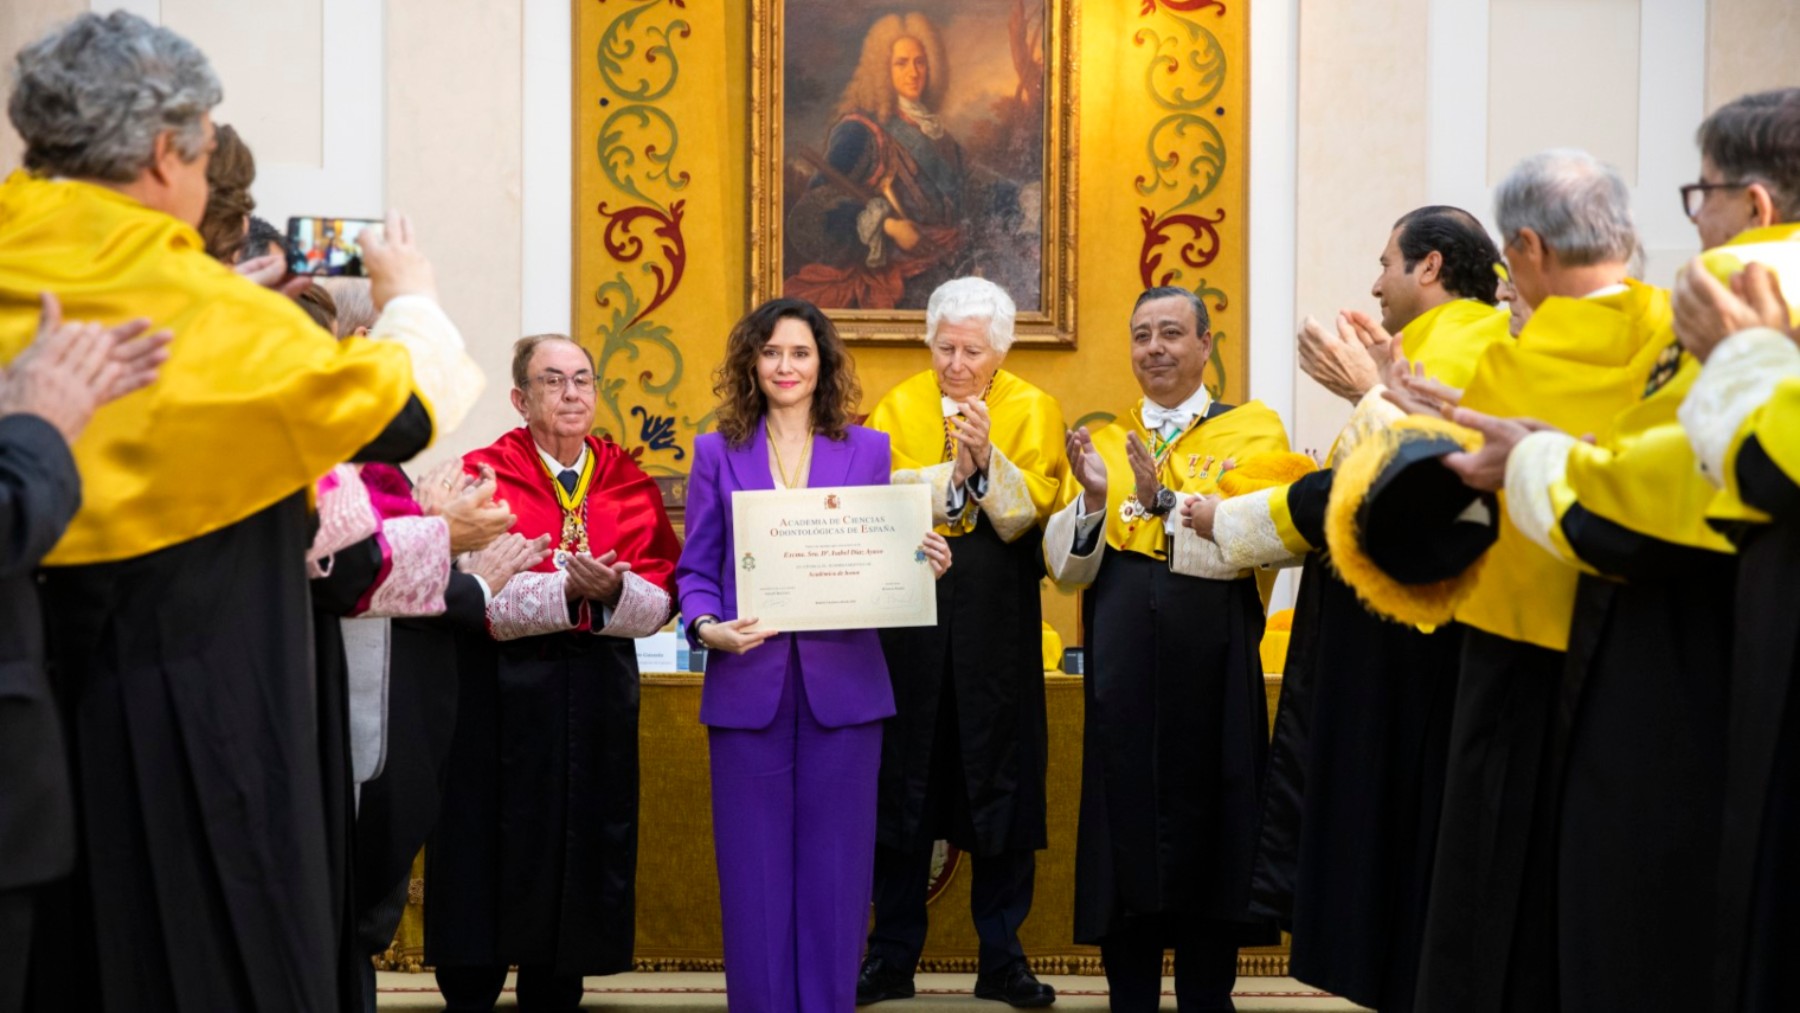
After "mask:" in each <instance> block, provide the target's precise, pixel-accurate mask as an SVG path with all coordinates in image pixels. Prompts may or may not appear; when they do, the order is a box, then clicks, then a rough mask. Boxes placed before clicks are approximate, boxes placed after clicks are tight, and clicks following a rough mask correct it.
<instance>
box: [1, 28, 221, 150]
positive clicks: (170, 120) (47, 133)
mask: <svg viewBox="0 0 1800 1013" xmlns="http://www.w3.org/2000/svg"><path fill="white" fill-rule="evenodd" d="M13 72H14V83H13V92H12V99H11V101H10V102H9V103H8V105H7V113H8V115H9V116H10V117H11V118H12V123H13V126H14V127H15V128H17V129H18V131H19V135H20V136H21V137H23V138H24V139H25V167H26V168H27V169H30V170H31V171H32V172H34V173H37V174H39V175H46V176H69V177H72V178H75V179H97V180H103V181H105V182H108V183H129V182H131V181H132V180H133V179H136V178H137V177H138V175H139V174H140V173H142V172H143V171H144V169H145V168H147V167H148V166H149V165H150V162H151V160H152V159H153V158H154V157H155V152H156V138H157V136H158V135H159V134H161V133H163V132H164V131H174V134H175V136H174V143H175V149H176V151H178V152H179V153H180V154H181V156H182V157H183V158H185V159H188V160H190V161H191V160H193V159H195V158H198V157H200V153H201V150H202V149H203V148H204V147H205V145H206V127H205V124H204V123H202V122H201V120H202V117H204V116H205V115H206V113H207V111H208V110H210V109H211V108H212V107H213V106H216V105H218V104H219V100H220V99H221V98H223V97H224V93H223V91H222V89H221V88H220V87H219V78H218V75H216V74H214V73H213V69H212V66H211V64H209V63H207V62H206V55H205V54H203V53H201V52H200V50H199V49H197V48H196V47H195V46H194V44H193V43H191V42H189V41H188V40H186V39H184V38H182V37H181V36H179V35H177V34H175V33H174V32H172V31H170V30H168V29H167V28H160V27H157V26H155V25H152V24H150V23H149V22H148V21H145V20H144V19H143V18H140V17H138V16H136V15H134V14H127V13H125V12H124V11H114V12H112V13H111V14H107V15H104V16H102V15H99V14H83V15H81V16H80V17H78V18H76V19H75V20H73V21H70V22H69V23H67V24H65V25H61V26H59V27H57V28H55V29H52V30H51V31H50V33H49V34H48V35H45V36H44V37H43V38H41V39H39V40H38V41H36V42H34V43H32V44H31V45H29V46H26V47H25V48H24V49H22V50H20V51H19V56H18V60H17V63H16V66H15V67H14V71H13Z"/></svg>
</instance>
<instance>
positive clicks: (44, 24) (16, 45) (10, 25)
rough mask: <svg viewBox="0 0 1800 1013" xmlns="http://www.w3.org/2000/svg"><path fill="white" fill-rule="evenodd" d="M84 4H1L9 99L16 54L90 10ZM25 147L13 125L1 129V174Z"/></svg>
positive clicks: (43, 0)
mask: <svg viewBox="0 0 1800 1013" xmlns="http://www.w3.org/2000/svg"><path fill="white" fill-rule="evenodd" d="M87 6H88V5H87V4H86V3H84V2H82V0H23V2H18V0H7V2H6V3H4V4H0V61H4V66H5V70H4V71H3V72H0V80H4V81H6V82H7V83H6V85H5V88H6V91H7V94H8V96H9V97H10V95H11V94H12V84H11V81H12V66H13V54H14V53H17V52H18V51H19V49H20V48H21V47H23V46H24V45H25V44H26V43H28V42H30V41H31V40H32V39H35V38H37V37H38V36H39V35H42V34H43V33H44V32H45V31H46V30H48V29H49V28H50V26H51V25H54V24H56V23H57V22H59V21H63V20H66V19H68V18H72V17H74V16H75V15H77V14H79V13H81V12H82V11H84V10H87ZM24 147H25V146H24V144H23V143H22V142H21V141H20V140H19V135H18V134H17V133H14V132H13V128H12V121H11V120H6V121H5V123H4V125H0V173H6V172H11V171H12V170H13V169H14V168H16V167H17V166H18V164H19V158H20V156H21V155H23V154H24Z"/></svg>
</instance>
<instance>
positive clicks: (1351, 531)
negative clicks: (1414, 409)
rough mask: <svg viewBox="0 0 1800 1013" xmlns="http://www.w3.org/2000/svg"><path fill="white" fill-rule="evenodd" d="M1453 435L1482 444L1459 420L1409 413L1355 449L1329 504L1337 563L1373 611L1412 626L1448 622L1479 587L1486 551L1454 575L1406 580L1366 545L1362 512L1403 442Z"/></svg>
mask: <svg viewBox="0 0 1800 1013" xmlns="http://www.w3.org/2000/svg"><path fill="white" fill-rule="evenodd" d="M1446 436H1447V437H1449V438H1450V439H1453V440H1455V441H1456V442H1458V443H1460V444H1461V445H1462V447H1463V449H1465V450H1475V449H1478V448H1479V447H1480V446H1481V442H1482V438H1481V434H1480V433H1478V432H1476V431H1475V430H1473V429H1466V428H1464V427H1462V426H1459V425H1456V424H1455V423H1453V422H1449V421H1446V420H1444V419H1440V418H1434V417H1432V416H1428V415H1409V416H1407V417H1406V418H1404V419H1401V420H1400V421H1398V422H1396V423H1394V425H1393V426H1391V427H1389V428H1387V429H1385V430H1383V431H1381V432H1379V433H1377V434H1375V435H1372V436H1370V437H1368V438H1367V439H1365V440H1363V442H1362V443H1361V444H1359V445H1358V446H1357V447H1356V449H1355V450H1353V451H1351V452H1350V455H1349V456H1348V457H1346V458H1345V459H1344V460H1343V461H1342V462H1340V463H1339V464H1338V467H1337V470H1336V471H1335V472H1334V473H1333V475H1332V478H1331V500H1330V502H1329V503H1328V504H1327V505H1326V508H1325V543H1326V545H1327V546H1328V547H1329V548H1330V550H1331V556H1330V558H1331V565H1332V568H1333V569H1335V570H1336V571H1337V573H1338V576H1339V577H1341V578H1343V580H1344V583H1346V584H1349V585H1350V586H1351V587H1352V588H1353V589H1355V591H1356V596H1357V598H1359V599H1361V600H1362V603H1363V604H1364V605H1365V606H1367V607H1368V609H1369V611H1371V612H1373V613H1375V614H1376V615H1379V616H1382V617H1383V618H1386V619H1391V620H1393V621H1394V622H1399V623H1406V624H1407V625H1410V626H1423V627H1435V626H1442V625H1444V624H1445V623H1448V622H1449V621H1450V620H1451V618H1452V617H1453V616H1454V615H1455V613H1456V607H1457V606H1458V605H1459V604H1461V603H1462V601H1463V599H1465V598H1467V597H1468V596H1469V592H1470V591H1472V590H1473V589H1474V587H1475V580H1476V578H1477V576H1478V575H1479V574H1480V571H1481V564H1482V562H1483V561H1484V560H1485V559H1486V558H1487V557H1486V556H1485V555H1484V556H1482V557H1481V558H1480V559H1477V560H1476V561H1475V562H1474V563H1473V564H1472V565H1470V566H1469V568H1468V569H1466V570H1464V571H1463V572H1461V573H1459V574H1457V575H1456V576H1454V577H1451V578H1450V579H1448V580H1441V581H1436V582H1434V583H1430V584H1402V583H1400V582H1399V581H1397V580H1395V579H1394V578H1392V577H1390V576H1388V575H1387V574H1386V573H1384V572H1383V571H1382V570H1381V568H1380V567H1378V566H1376V565H1375V563H1374V562H1373V561H1372V560H1370V559H1369V557H1368V555H1367V554H1366V553H1365V552H1364V551H1363V547H1362V531H1361V529H1360V528H1359V526H1358V524H1357V514H1358V513H1359V512H1360V511H1361V509H1362V504H1363V499H1364V497H1366V496H1367V495H1368V492H1369V487H1370V486H1371V485H1373V484H1374V483H1375V480H1376V479H1377V478H1379V477H1380V476H1381V473H1382V472H1383V471H1385V470H1386V469H1387V466H1388V464H1389V463H1390V462H1391V461H1392V460H1393V458H1394V454H1395V452H1396V451H1397V450H1399V449H1400V447H1401V446H1403V445H1405V444H1407V443H1410V442H1412V441H1415V440H1421V439H1433V438H1438V437H1446Z"/></svg>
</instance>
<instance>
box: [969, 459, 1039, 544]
mask: <svg viewBox="0 0 1800 1013" xmlns="http://www.w3.org/2000/svg"><path fill="white" fill-rule="evenodd" d="M975 492H976V493H977V496H976V502H977V503H979V504H981V510H982V512H983V513H985V514H987V518H988V523H990V524H992V525H993V526H994V533H995V534H997V535H999V536H1000V540H1001V541H1003V542H1011V541H1013V540H1014V539H1016V538H1018V537H1019V536H1020V535H1022V534H1024V533H1025V532H1027V531H1029V530H1031V526H1032V525H1033V524H1036V523H1037V505H1036V504H1034V503H1033V502H1031V487H1030V486H1028V485H1026V484H1025V473H1024V472H1022V471H1020V470H1019V466H1018V465H1016V464H1014V463H1012V462H1011V461H1009V460H1007V459H1006V455H1005V454H1002V453H1001V452H1000V448H999V447H989V448H988V481H987V488H986V489H978V490H975Z"/></svg>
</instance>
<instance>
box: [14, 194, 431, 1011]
mask: <svg viewBox="0 0 1800 1013" xmlns="http://www.w3.org/2000/svg"><path fill="white" fill-rule="evenodd" d="M43 290H49V291H51V292H54V293H56V294H57V295H58V297H59V298H60V299H61V301H62V305H63V311H64V313H65V315H66V316H67V317H68V318H70V319H91V320H97V321H100V322H103V323H108V324H112V323H117V322H119V321H121V320H123V319H126V318H128V317H132V316H136V315H139V314H143V315H146V316H149V317H150V318H151V319H152V320H153V321H154V322H155V323H156V324H157V325H158V326H167V327H171V328H172V329H173V330H174V331H175V334H176V340H175V341H174V343H173V344H172V345H171V348H170V357H169V360H168V362H167V363H166V364H165V365H164V366H163V368H162V371H161V376H160V378H159V379H158V381H157V382H156V383H155V384H153V385H151V386H150V387H148V388H146V389H145V390H143V391H139V392H137V393H134V394H132V395H129V396H127V397H125V398H121V399H120V400H118V401H115V402H113V403H111V404H109V405H107V406H105V407H103V408H101V409H100V410H99V411H98V412H97V413H96V414H95V416H94V419H93V422H92V424H91V425H90V426H89V427H88V429H87V430H86V431H85V432H84V433H83V435H82V437H81V438H80V439H79V440H77V441H76V443H75V446H74V451H75V459H76V462H77V464H78V465H79V466H80V468H81V471H82V473H83V475H84V477H85V478H86V480H87V491H88V495H87V496H86V497H85V499H84V502H83V505H82V509H81V511H80V512H78V513H77V514H76V516H75V519H74V521H73V522H72V523H71V525H70V527H69V530H68V533H67V534H66V535H65V536H64V538H63V539H62V541H60V542H59V543H58V544H57V547H56V548H55V549H54V550H52V551H51V553H50V555H49V556H48V557H47V559H46V563H47V564H48V565H49V566H48V568H47V569H46V570H45V573H44V584H43V593H44V602H45V612H46V615H47V616H48V617H49V623H48V627H49V645H50V653H51V658H52V663H53V666H54V667H53V671H54V676H53V682H54V684H55V689H56V692H57V695H58V699H59V702H60V703H61V705H62V707H63V713H64V716H65V720H66V722H67V728H66V732H67V735H68V741H69V744H70V750H71V754H72V755H71V760H72V766H73V772H74V779H75V793H76V796H77V807H78V820H79V825H80V832H79V837H80V846H81V852H80V854H79V856H78V859H77V867H76V871H75V874H74V875H73V876H72V877H70V879H69V880H67V881H66V882H65V883H64V884H62V885H61V886H60V887H59V891H60V893H61V897H62V899H61V902H60V903H58V904H55V905H51V906H54V907H55V908H56V909H57V912H58V918H59V921H58V923H57V924H55V925H47V926H46V936H44V937H40V939H41V941H42V942H43V943H44V944H45V946H46V954H45V957H46V960H47V961H48V962H49V965H50V966H51V968H53V970H51V971H50V972H49V973H52V974H54V975H56V977H55V978H54V979H53V980H55V981H56V982H58V984H59V987H63V988H66V989H67V990H68V992H69V995H67V996H62V997H59V999H67V1000H68V1003H67V1004H68V1005H69V1006H70V1008H89V1009H93V1008H101V1007H102V1006H104V1007H106V1008H117V1009H147V1010H157V1009H193V1010H215V1009H242V1010H259V1009H281V1010H325V1009H331V1008H335V1006H336V1005H337V1003H336V999H335V996H334V995H333V974H332V968H333V947H334V943H335V940H336V932H335V926H334V924H333V922H332V920H331V889H330V880H329V873H328V854H327V841H326V836H325V814H324V801H323V796H322V787H321V774H320V768H319V752H318V749H319V745H318V720H317V707H316V700H315V698H314V685H315V674H314V671H313V664H312V657H311V649H310V636H309V623H310V611H309V604H308V600H307V585H306V571H305V568H304V566H305V564H304V557H305V553H306V549H307V546H308V544H309V543H310V541H311V530H310V529H311V526H312V520H311V517H310V515H309V510H308V500H309V495H310V493H309V490H310V487H311V485H312V483H313V481H314V480H315V479H316V478H318V477H319V476H320V475H322V474H324V473H325V472H326V471H328V470H329V469H330V468H331V467H332V466H333V465H334V464H336V463H338V462H341V461H346V460H353V459H359V460H394V461H397V460H403V459H405V458H407V457H410V456H412V455H413V454H416V453H418V452H419V451H420V450H421V449H423V448H424V447H425V445H426V444H427V443H428V442H429V440H430V437H431V435H432V433H433V431H434V421H433V420H434V413H435V417H437V418H448V417H449V416H450V415H454V414H455V410H456V404H455V402H456V398H455V397H454V395H453V392H452V391H451V388H449V387H442V388H440V387H438V386H436V385H435V384H434V383H433V382H431V381H428V380H424V379H421V378H420V377H422V376H429V375H430V374H431V373H432V372H433V371H434V370H435V369H437V368H439V367H443V368H444V369H446V370H448V372H449V373H455V372H459V371H460V367H461V366H462V365H466V364H467V360H466V356H465V355H464V354H463V350H462V339H461V336H460V335H458V334H457V333H456V330H455V327H454V326H453V325H451V324H450V322H449V320H448V319H447V318H445V317H444V316H443V314H442V311H441V310H439V309H438V308H437V306H436V304H435V303H432V302H431V301H430V300H428V299H423V298H417V297H415V298H411V299H406V300H399V299H396V300H394V301H393V302H392V303H390V305H389V306H388V307H387V309H386V310H385V311H384V313H383V316H382V318H381V320H379V321H378V322H377V325H376V328H375V330H376V337H374V338H370V339H350V340H347V341H344V342H338V341H336V340H334V339H333V338H332V336H331V335H329V334H327V333H325V332H324V331H322V330H320V329H319V328H317V327H316V326H315V325H314V324H313V323H312V321H311V320H310V319H309V318H307V316H306V315H305V313H304V312H302V311H301V310H300V308H299V307H298V306H296V305H294V304H293V303H292V302H291V301H290V300H287V299H285V298H283V297H281V296H280V295H279V294H277V293H274V292H271V291H268V290H266V289H263V288H260V287H258V286H256V285H255V284H253V283H251V282H248V281H246V280H245V279H243V278H241V277H238V276H237V275H236V274H234V273H233V272H232V271H231V270H230V269H229V268H227V267H225V266H224V265H222V264H219V263H218V262H216V261H214V260H213V259H212V258H210V257H208V256H207V255H206V253H205V251H204V249H203V246H202V243H201V240H200V237H199V235H198V234H197V233H195V232H194V230H193V229H192V228H190V227H188V226H187V225H185V224H182V223H180V222H178V221H176V220H175V219H173V218H170V217H168V216H167V215H164V214H162V213H160V212H156V211H153V210H151V209H149V208H146V207H144V206H142V205H141V204H138V203H137V202H136V201H133V200H131V199H130V198H127V197H125V196H123V195H121V194H118V193H115V192H113V191H111V190H107V189H105V188H102V187H97V186H91V185H88V184H83V183H75V182H70V181H61V180H58V181H52V180H43V179H37V178H33V177H31V176H29V175H26V174H24V173H15V174H14V175H13V176H12V177H11V178H9V179H8V180H7V182H6V183H5V184H4V185H0V357H3V358H10V357H11V356H12V355H13V354H15V353H16V352H17V351H18V350H19V349H20V348H22V347H23V346H24V345H25V344H26V343H27V342H28V341H29V340H30V338H31V335H32V334H33V332H34V331H35V328H36V324H37V316H38V309H37V294H38V292H40V291H43ZM415 368H416V369H417V371H418V372H417V374H415ZM445 375H448V373H446V374H445ZM206 476H212V480H208V479H207V478H206Z"/></svg>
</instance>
